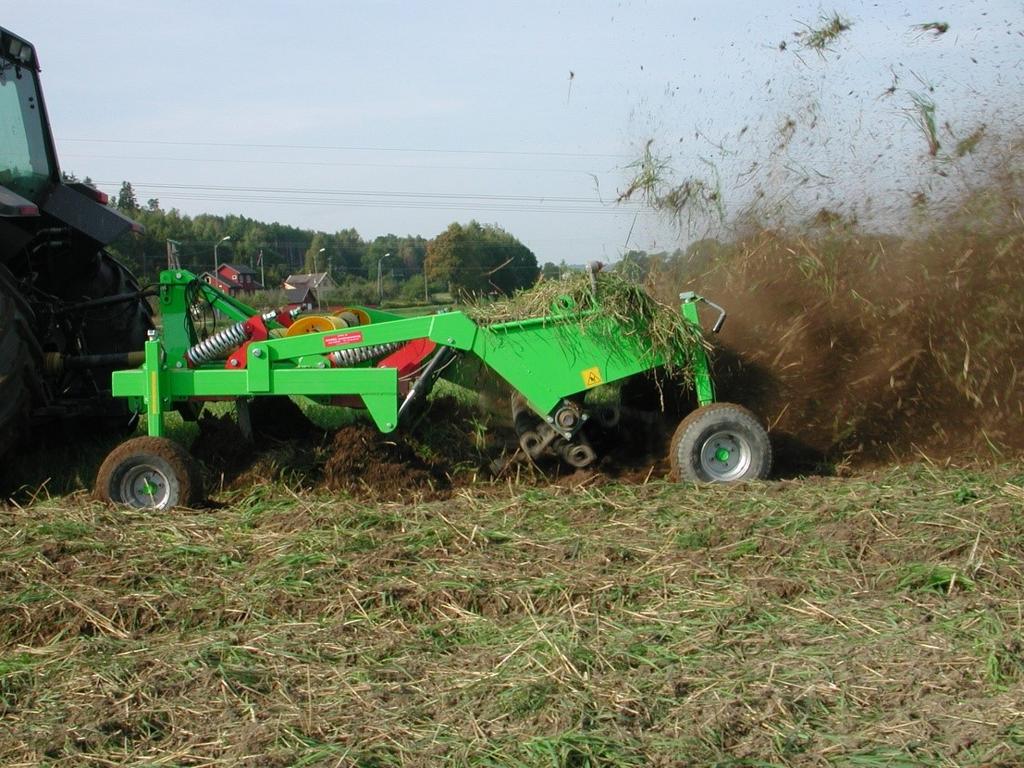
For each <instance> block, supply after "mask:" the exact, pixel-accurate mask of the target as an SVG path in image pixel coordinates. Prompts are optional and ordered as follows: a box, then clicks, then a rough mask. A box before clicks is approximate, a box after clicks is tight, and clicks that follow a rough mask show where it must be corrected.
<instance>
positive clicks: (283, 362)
mask: <svg viewBox="0 0 1024 768" xmlns="http://www.w3.org/2000/svg"><path fill="white" fill-rule="evenodd" d="M591 285H592V286H593V289H594V293H593V295H592V300H591V301H589V302H588V303H587V304H586V305H584V304H582V303H581V302H578V301H577V300H576V299H574V298H573V296H571V295H559V296H557V298H556V299H555V300H554V301H552V303H551V305H550V307H548V308H547V311H546V312H545V313H543V314H542V316H539V317H530V318H528V319H525V320H513V321H507V322H489V321H481V320H479V319H476V320H475V319H473V317H471V316H470V315H469V314H467V313H465V312H461V311H449V312H441V313H438V314H431V315H424V316H419V317H401V316H398V315H395V314H392V313H389V312H384V311H380V310H376V309H373V308H368V307H350V308H346V309H343V310H337V311H335V312H334V314H333V315H330V316H304V317H296V313H295V312H289V311H287V310H275V311H269V312H262V313H261V312H258V311H257V310H255V309H253V308H252V307H249V306H246V305H245V304H243V303H242V302H240V301H238V300H237V299H235V298H234V297H232V296H229V295H226V294H224V293H221V292H220V291H218V290H216V289H215V288H213V287H212V286H210V285H208V284H206V283H204V282H202V281H200V280H199V279H198V278H197V277H196V276H195V275H193V274H191V273H190V272H187V271H185V270H168V271H165V272H163V273H162V274H161V277H160V285H159V294H158V295H159V299H158V301H159V307H158V308H159V311H160V316H161V318H162V327H161V329H160V330H159V331H155V330H154V331H151V332H150V334H149V340H148V341H147V342H146V343H145V350H144V354H143V359H144V361H143V363H142V365H141V367H139V368H137V369H134V370H124V371H117V372H115V373H114V374H113V394H114V395H115V396H119V397H125V398H129V402H130V404H131V405H132V407H133V408H134V409H135V410H136V411H137V412H140V413H143V414H145V416H146V425H147V429H148V435H147V436H144V437H136V438H133V439H131V440H128V441H127V442H124V443H122V444H121V445H120V446H118V447H117V448H115V449H114V450H113V451H112V452H111V453H110V455H109V456H108V457H107V458H106V460H105V461H104V463H103V466H102V467H101V469H100V472H99V475H98V478H97V495H98V496H99V497H100V498H102V499H106V500H109V501H113V502H116V503H123V504H128V505H130V506H135V507H157V508H167V507H172V506H176V505H188V504H191V503H194V502H197V501H199V500H200V499H201V494H202V491H201V481H200V476H199V472H198V470H197V468H196V464H195V462H194V461H193V460H192V458H191V457H190V455H189V454H188V452H187V451H186V450H185V448H184V447H182V446H181V445H179V444H178V443H176V442H174V441H172V440H170V439H168V438H167V437H165V436H164V431H165V426H166V416H167V414H168V413H169V412H171V411H175V410H176V411H179V412H181V413H182V414H183V415H184V416H185V417H186V418H194V417H195V416H196V414H197V413H198V409H199V408H201V406H202V403H203V402H206V401H219V400H234V401H235V402H236V404H237V405H238V415H239V425H240V426H241V427H242V429H243V432H245V431H247V430H248V429H249V428H250V425H249V404H250V403H252V402H253V401H254V400H255V399H258V398H263V397H272V396H277V397H280V396H296V395H304V396H308V397H312V398H316V399H320V400H324V401H326V402H330V403H334V404H339V405H347V406H356V407H362V408H365V409H366V411H367V412H368V414H369V416H370V418H371V419H372V420H373V423H374V424H375V425H376V426H377V428H378V429H379V430H380V431H381V432H385V433H386V432H392V431H393V430H395V429H398V428H400V427H402V426H403V425H405V424H407V423H408V422H409V421H410V420H412V418H413V416H414V414H416V413H417V412H418V410H419V406H421V405H422V403H423V400H424V398H425V397H426V395H427V394H428V393H429V392H430V390H431V388H432V387H433V385H434V383H435V382H436V380H437V379H438V378H439V377H445V378H454V379H457V378H458V377H460V376H462V377H464V376H465V375H466V374H465V369H466V368H467V367H469V366H461V365H456V364H455V363H457V362H459V361H458V358H463V361H464V362H466V361H472V360H474V359H475V361H476V363H477V364H478V365H477V367H478V368H479V367H482V369H483V370H484V371H485V372H487V371H489V372H492V373H493V374H496V375H497V376H499V377H500V378H501V379H503V380H504V381H505V382H507V384H508V385H509V386H510V387H511V388H512V390H513V392H514V396H513V417H514V422H515V426H516V431H517V434H518V436H519V442H520V447H521V449H522V450H523V451H524V452H525V453H526V454H527V455H529V456H530V457H532V458H539V457H540V456H542V455H545V454H554V455H555V456H557V457H558V458H559V459H560V460H562V461H565V462H566V463H568V464H570V465H571V466H574V467H585V466H587V465H589V464H591V463H592V462H593V461H594V460H595V459H596V458H597V455H596V452H595V450H594V448H593V447H592V446H591V444H590V443H589V442H588V440H587V438H586V431H585V429H584V427H585V426H586V425H587V422H588V421H589V420H591V419H595V420H599V421H600V422H601V423H602V424H604V425H605V426H611V425H614V424H615V423H617V421H618V416H619V414H618V412H617V411H616V406H608V405H599V406H592V405H590V403H589V402H588V398H587V397H586V395H587V393H588V392H589V391H590V390H593V389H594V388H596V387H599V386H601V385H606V384H612V383H615V382H623V381H624V380H626V379H629V378H630V377H634V376H637V375H639V374H644V373H647V372H649V371H652V370H654V369H657V368H660V367H663V366H664V367H665V368H666V369H669V370H685V371H687V372H688V375H689V377H690V378H691V380H692V384H693V388H694V390H695V400H696V406H697V407H696V408H695V410H693V411H692V412H691V413H690V415H689V416H687V418H686V419H684V420H683V422H682V423H681V424H680V425H679V428H678V429H677V430H676V432H675V435H674V437H673V439H672V443H671V446H672V447H671V454H670V461H671V465H672V468H673V471H674V472H675V474H676V476H677V477H679V478H681V479H687V480H694V481H704V482H730V481H736V480H743V479H756V478H763V477H765V476H766V475H767V474H768V472H769V470H770V467H771V446H770V443H769V440H768V436H767V434H766V432H765V430H764V428H763V426H762V425H761V423H760V421H759V420H758V419H757V418H756V417H754V416H753V414H751V413H750V412H749V411H747V410H746V409H744V408H742V407H740V406H738V405H731V404H725V403H715V395H714V387H713V383H712V378H711V374H710V371H709V366H708V358H707V355H706V352H705V349H704V347H703V346H702V345H701V344H700V343H699V341H697V342H695V343H691V344H686V345H684V346H682V347H678V348H676V352H673V353H672V354H673V355H675V356H681V357H684V358H685V359H682V360H667V359H666V353H665V352H664V351H661V350H660V349H659V348H658V347H657V346H655V345H654V344H653V342H652V341H651V339H650V336H649V334H645V333H643V332H642V331H643V328H640V329H639V330H640V331H641V332H637V328H636V327H635V325H636V324H635V323H633V324H624V323H623V321H622V319H621V318H617V317H616V316H615V315H614V314H613V313H610V312H604V311H602V306H601V296H600V290H599V283H598V281H596V280H594V279H592V280H591ZM703 301H706V300H705V299H703V298H702V297H699V296H697V295H694V294H684V295H683V296H681V307H680V312H681V318H682V320H683V321H684V322H683V323H682V324H681V325H682V326H683V327H684V328H687V329H690V330H693V331H695V333H694V334H693V336H694V338H695V339H698V340H699V338H700V334H699V324H700V320H699V316H698V305H699V304H700V303H701V302H703ZM708 303H709V304H710V302H708ZM711 306H712V307H715V305H713V304H711ZM716 308H717V307H716ZM718 309H719V311H720V312H721V314H720V317H719V320H718V322H717V323H716V324H715V330H717V328H718V327H719V326H720V325H721V321H722V320H723V319H724V312H723V311H721V310H720V308H718ZM217 316H219V317H222V318H227V319H228V321H229V322H232V323H233V324H231V325H229V326H228V327H225V328H222V329H221V330H219V331H216V332H214V333H211V334H209V335H207V336H206V338H201V335H202V334H201V331H202V330H203V328H204V327H205V325H207V324H208V323H207V322H206V321H208V320H209V319H210V318H211V317H217ZM201 321H202V322H201Z"/></svg>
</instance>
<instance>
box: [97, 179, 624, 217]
mask: <svg viewBox="0 0 1024 768" xmlns="http://www.w3.org/2000/svg"><path fill="white" fill-rule="evenodd" d="M96 183H98V184H103V185H109V186H116V185H117V183H118V182H111V181H98V182H96ZM132 188H133V189H134V190H135V191H136V193H137V194H138V193H140V192H142V193H143V194H151V193H154V194H159V195H161V196H162V197H163V198H164V199H167V200H196V201H198V200H207V201H218V202H235V203H275V204H276V203H280V204H286V205H328V206H339V207H352V208H404V209H423V210H460V211H464V210H469V211H480V212H515V213H554V214H562V213H565V214H571V213H586V214H591V215H594V214H597V215H612V216H623V215H634V214H636V212H637V211H638V210H640V208H639V206H640V204H639V203H636V202H633V201H627V202H625V203H622V204H615V205H612V204H609V203H605V202H603V201H601V200H599V199H595V198H590V197H565V196H557V195H556V196H544V195H493V194H485V193H478V194H461V193H450V192H386V191H381V190H343V189H317V188H295V187H235V186H223V185H204V184H166V183H160V182H133V183H132Z"/></svg>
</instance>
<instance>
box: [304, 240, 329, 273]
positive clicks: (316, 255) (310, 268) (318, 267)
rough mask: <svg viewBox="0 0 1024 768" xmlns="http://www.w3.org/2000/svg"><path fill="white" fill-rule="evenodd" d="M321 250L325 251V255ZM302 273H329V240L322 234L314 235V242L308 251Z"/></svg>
mask: <svg viewBox="0 0 1024 768" xmlns="http://www.w3.org/2000/svg"><path fill="white" fill-rule="evenodd" d="M321 248H322V249H324V252H323V253H320V249H321ZM302 271H303V272H306V273H307V274H312V273H313V272H326V271H327V238H326V236H325V235H324V234H323V233H322V232H317V233H316V234H315V235H313V242H312V243H310V245H309V248H308V249H307V250H306V258H305V259H304V260H303V266H302Z"/></svg>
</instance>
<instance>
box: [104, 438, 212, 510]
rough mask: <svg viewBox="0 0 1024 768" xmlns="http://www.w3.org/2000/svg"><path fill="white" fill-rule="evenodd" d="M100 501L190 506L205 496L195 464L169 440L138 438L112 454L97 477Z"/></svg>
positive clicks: (142, 506)
mask: <svg viewBox="0 0 1024 768" xmlns="http://www.w3.org/2000/svg"><path fill="white" fill-rule="evenodd" d="M96 496H97V498H99V499H100V500H101V501H109V502H113V503H114V504H124V505H126V506H129V507H134V508H135V509H170V508H171V507H187V506H192V505H194V504H196V503H197V502H199V501H200V500H201V499H202V497H203V490H202V482H201V479H200V474H199V469H198V467H197V466H196V463H195V461H193V459H192V457H191V456H190V455H189V453H188V451H186V450H185V449H184V448H183V447H182V446H180V445H178V443H176V442H174V441H173V440H168V439H167V438H166V437H136V438H133V439H132V440H128V441H127V442H124V443H121V445H119V446H118V447H117V448H115V449H114V450H113V451H111V452H110V454H109V455H108V456H107V458H106V459H105V460H104V462H103V465H102V466H101V467H100V471H99V473H98V474H97V476H96Z"/></svg>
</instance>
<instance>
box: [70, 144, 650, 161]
mask: <svg viewBox="0 0 1024 768" xmlns="http://www.w3.org/2000/svg"><path fill="white" fill-rule="evenodd" d="M61 141H62V142H65V143H66V142H81V143H88V144H149V145H155V146H167V147H220V148H224V147H234V148H243V149H303V150H316V151H332V152H395V153H398V152H408V153H416V152H419V153H424V154H443V155H507V156H518V157H585V158H614V159H617V160H623V159H625V160H634V159H635V158H633V157H632V156H631V155H622V154H613V153H609V152H536V151H527V150H515V149H441V148H438V147H365V146H332V145H319V144H249V143H243V142H219V141H159V140H155V139H61Z"/></svg>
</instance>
